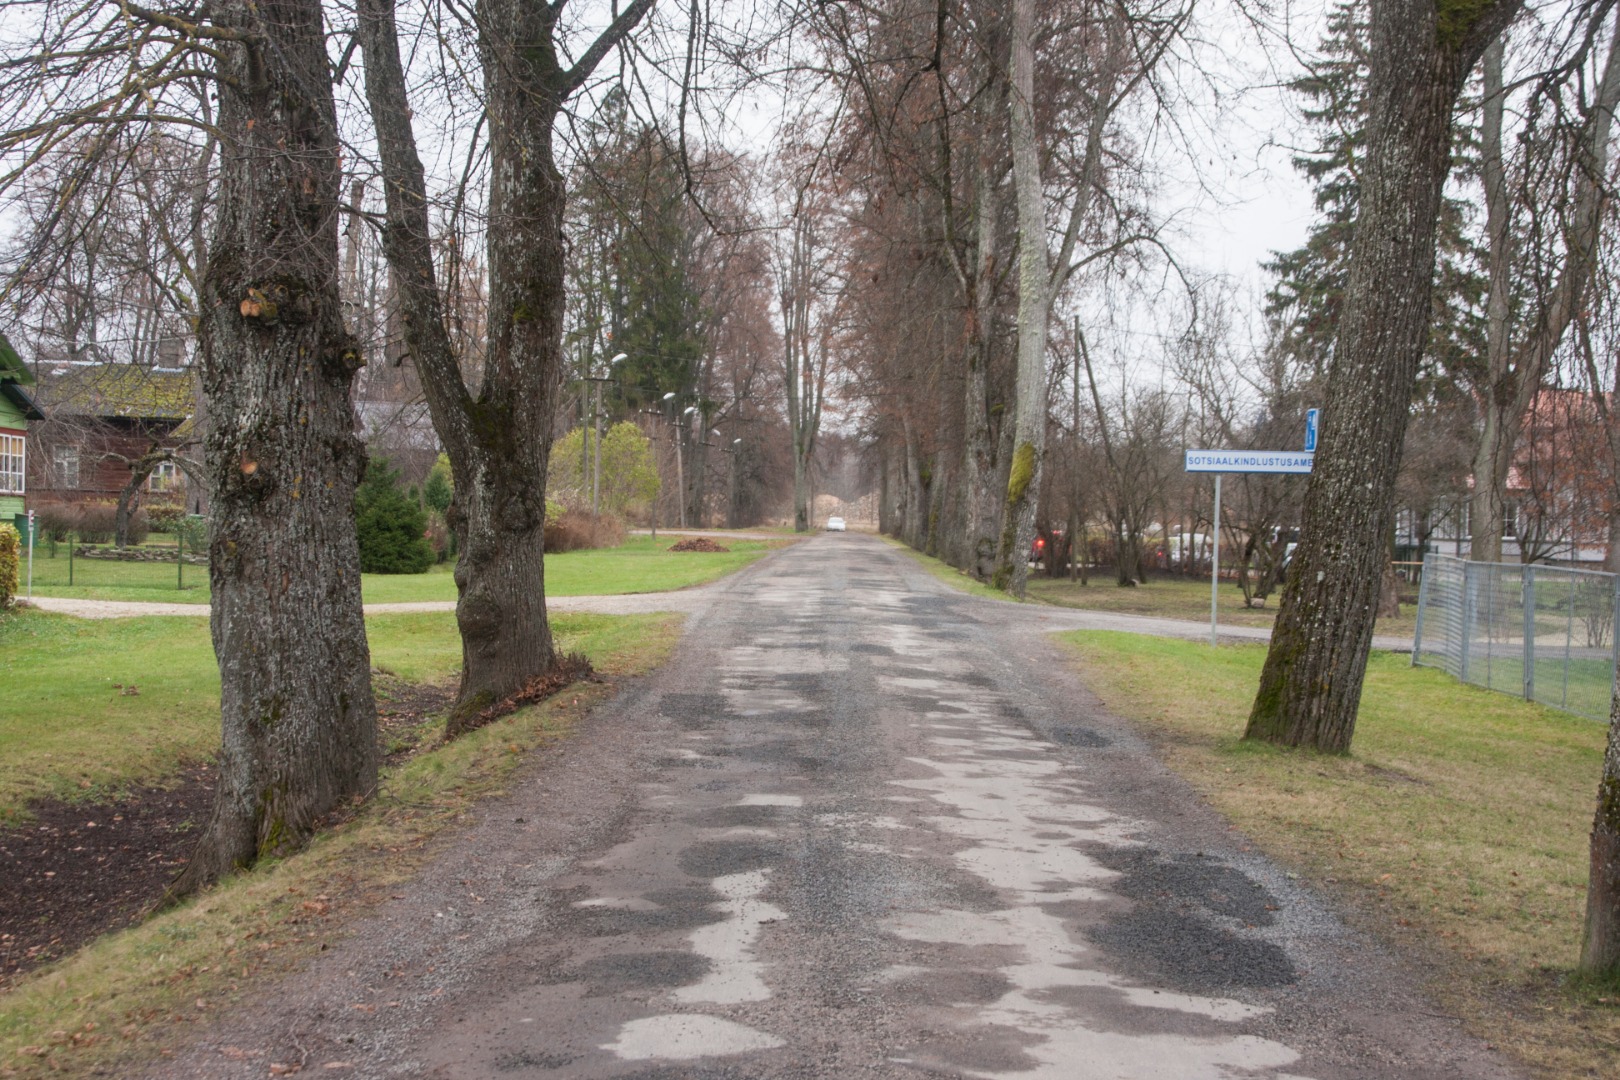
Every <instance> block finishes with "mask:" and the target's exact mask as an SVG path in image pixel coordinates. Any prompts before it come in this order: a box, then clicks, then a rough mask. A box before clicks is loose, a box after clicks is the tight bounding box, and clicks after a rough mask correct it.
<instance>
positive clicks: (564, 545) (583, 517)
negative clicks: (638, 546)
mask: <svg viewBox="0 0 1620 1080" xmlns="http://www.w3.org/2000/svg"><path fill="white" fill-rule="evenodd" d="M547 509H548V511H549V507H548V508H547ZM624 537H625V528H624V519H623V518H621V517H619V516H618V515H616V514H597V515H596V516H595V517H592V516H591V515H590V514H587V513H585V512H583V511H579V510H565V511H563V512H562V514H561V515H559V516H558V517H557V518H555V519H553V518H552V517H551V515H550V513H549V512H548V513H547V515H546V551H547V552H549V553H551V554H554V555H555V554H561V553H562V552H565V551H583V550H585V549H586V548H603V547H617V546H618V545H619V544H622V543H624Z"/></svg>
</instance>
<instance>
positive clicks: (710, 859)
mask: <svg viewBox="0 0 1620 1080" xmlns="http://www.w3.org/2000/svg"><path fill="white" fill-rule="evenodd" d="M786 860H787V852H786V851H785V850H784V849H783V847H782V845H781V844H777V843H772V842H770V841H765V840H705V841H703V842H702V843H698V844H693V845H692V846H691V847H689V848H687V849H686V850H685V851H683V852H681V856H680V859H679V862H680V867H681V869H682V870H684V871H686V872H687V873H688V874H691V875H692V876H693V877H700V878H710V879H713V878H717V877H725V876H727V875H728V874H746V873H748V872H749V871H750V870H763V869H765V868H766V867H768V866H775V865H777V864H778V863H781V862H785V861H786Z"/></svg>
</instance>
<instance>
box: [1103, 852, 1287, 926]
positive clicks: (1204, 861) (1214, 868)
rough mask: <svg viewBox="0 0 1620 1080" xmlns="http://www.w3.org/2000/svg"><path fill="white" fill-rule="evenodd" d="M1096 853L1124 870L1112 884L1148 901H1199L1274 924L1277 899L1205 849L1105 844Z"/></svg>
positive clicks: (1106, 863) (1210, 907) (1230, 915)
mask: <svg viewBox="0 0 1620 1080" xmlns="http://www.w3.org/2000/svg"><path fill="white" fill-rule="evenodd" d="M1089 854H1090V855H1091V857H1092V858H1094V859H1096V860H1097V861H1098V862H1100V863H1102V864H1103V865H1104V866H1106V867H1108V869H1110V870H1114V871H1116V872H1118V873H1119V874H1121V875H1122V876H1121V877H1120V878H1119V880H1117V881H1115V882H1113V883H1111V884H1110V885H1109V888H1110V889H1111V890H1113V891H1114V892H1117V893H1121V894H1123V895H1125V896H1128V897H1130V898H1131V899H1132V900H1138V901H1142V902H1145V903H1152V904H1164V903H1177V902H1179V903H1180V904H1181V905H1183V906H1184V905H1185V904H1188V903H1191V904H1197V905H1198V906H1200V907H1203V908H1206V909H1208V910H1209V911H1211V912H1213V913H1214V914H1216V915H1225V916H1227V917H1228V918H1232V919H1238V920H1240V921H1242V922H1245V923H1247V924H1249V925H1250V926H1270V925H1271V924H1272V923H1274V922H1275V921H1276V918H1275V917H1274V916H1273V914H1272V913H1273V912H1275V911H1276V910H1277V908H1278V904H1277V901H1276V899H1275V898H1274V897H1273V896H1272V895H1271V894H1270V893H1269V892H1267V891H1266V890H1265V889H1264V888H1263V887H1261V886H1260V885H1259V884H1258V883H1257V882H1255V881H1254V880H1253V879H1252V878H1250V877H1249V876H1248V875H1246V874H1244V873H1243V872H1242V871H1240V870H1238V869H1237V868H1235V867H1233V866H1229V865H1228V864H1226V863H1224V862H1222V861H1221V860H1219V859H1215V858H1211V857H1209V856H1206V855H1188V854H1181V855H1171V856H1169V857H1165V856H1164V855H1162V854H1161V853H1160V852H1157V851H1154V850H1153V849H1151V848H1104V849H1101V850H1097V851H1093V852H1090V853H1089Z"/></svg>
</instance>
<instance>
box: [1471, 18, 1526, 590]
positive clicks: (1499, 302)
mask: <svg viewBox="0 0 1620 1080" xmlns="http://www.w3.org/2000/svg"><path fill="white" fill-rule="evenodd" d="M1505 51H1506V49H1505V46H1504V43H1503V41H1502V39H1501V38H1497V39H1496V40H1495V41H1494V42H1492V43H1491V46H1490V48H1488V49H1486V50H1485V62H1484V69H1485V87H1484V91H1485V100H1484V114H1485V115H1484V122H1483V124H1481V128H1480V171H1481V174H1482V177H1483V180H1484V184H1485V235H1486V238H1487V242H1488V243H1489V245H1490V246H1489V255H1488V263H1489V267H1490V289H1489V292H1488V293H1487V296H1486V302H1485V340H1486V353H1485V355H1486V368H1487V371H1488V376H1487V383H1486V386H1485V395H1484V400H1483V401H1482V402H1481V404H1482V406H1483V408H1482V413H1483V415H1482V416H1481V417H1480V432H1479V443H1478V445H1477V446H1476V447H1475V448H1474V490H1473V492H1472V493H1471V494H1470V495H1469V497H1468V557H1469V558H1470V559H1473V560H1474V561H1475V562H1501V561H1502V521H1503V517H1504V509H1503V503H1504V501H1505V498H1504V496H1505V494H1506V488H1507V475H1508V467H1509V465H1510V463H1511V462H1512V460H1513V446H1514V442H1515V441H1516V440H1517V438H1518V434H1519V418H1520V416H1521V414H1522V413H1523V410H1524V404H1525V402H1527V401H1528V395H1527V394H1526V393H1525V392H1524V390H1522V389H1521V386H1520V384H1521V383H1522V382H1526V381H1528V380H1525V379H1520V378H1519V377H1518V376H1519V374H1520V373H1518V372H1516V371H1514V370H1513V368H1512V366H1511V362H1512V356H1511V355H1510V353H1509V351H1508V347H1509V334H1510V330H1511V323H1510V319H1511V315H1512V312H1511V304H1510V301H1511V298H1512V290H1513V232H1512V229H1511V228H1510V226H1511V224H1512V220H1511V213H1510V209H1509V204H1508V191H1507V174H1506V169H1505V167H1504V163H1503V160H1502V113H1503V106H1504V104H1505V102H1504V101H1503V98H1502V62H1503V54H1504V53H1505ZM1532 377H1533V378H1535V379H1536V380H1539V379H1540V374H1539V373H1535V374H1534V375H1533V376H1532Z"/></svg>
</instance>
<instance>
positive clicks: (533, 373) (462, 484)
mask: <svg viewBox="0 0 1620 1080" xmlns="http://www.w3.org/2000/svg"><path fill="white" fill-rule="evenodd" d="M650 6H651V5H650V0H635V2H634V3H632V4H630V5H628V6H627V7H626V8H625V10H624V11H623V12H622V13H621V14H620V15H619V16H618V17H617V18H616V19H615V20H614V22H613V24H612V26H611V27H610V28H609V30H607V31H605V32H604V34H603V35H602V37H601V38H599V39H598V40H597V42H596V43H595V44H593V45H592V46H591V47H590V49H588V50H586V53H585V54H584V55H583V56H582V57H581V59H580V60H579V62H578V64H576V65H575V67H574V68H573V69H572V70H569V71H564V70H563V69H561V68H560V67H559V66H558V63H557V55H556V52H555V49H554V48H553V47H552V44H551V41H552V33H553V31H554V29H555V19H556V12H555V11H554V10H552V9H550V8H549V7H548V6H546V5H537V4H527V3H524V2H522V0H485V2H484V3H482V4H481V5H480V6H479V12H480V25H481V27H482V28H483V38H482V42H483V60H484V73H485V86H486V96H487V99H488V109H489V116H490V125H489V130H490V162H491V182H490V196H489V199H490V202H489V219H490V229H489V310H488V333H489V341H488V352H487V354H486V356H485V357H484V365H483V367H484V379H483V384H482V386H481V387H480V388H479V390H478V393H477V394H476V396H475V395H474V394H473V393H472V392H471V391H470V390H469V388H468V387H467V385H466V383H465V381H464V380H463V377H462V373H461V367H460V364H459V362H458V361H459V358H458V357H457V356H456V354H455V352H454V349H453V347H452V345H451V341H450V337H449V334H448V332H447V329H446V327H445V323H444V316H443V308H442V298H441V296H440V293H439V289H438V285H437V281H436V278H435V273H434V266H433V251H432V241H431V236H430V233H429V225H428V215H427V194H426V184H425V180H424V178H423V172H422V165H421V161H420V159H419V157H418V156H417V152H416V142H415V137H414V135H413V133H412V131H411V125H410V120H411V110H410V107H409V102H408V100H407V97H406V91H405V78H404V73H403V70H402V67H401V64H400V57H399V44H398V39H397V33H396V30H395V25H394V8H393V3H392V0H364V2H362V3H361V5H360V8H359V13H360V16H361V19H360V32H361V33H360V40H361V45H362V47H363V49H364V51H365V59H366V94H367V97H368V99H369V104H370V106H371V113H372V118H373V122H374V123H375V124H376V128H377V141H378V149H379V156H380V157H381V159H382V166H383V175H384V180H385V183H384V188H385V192H386V198H387V207H388V221H387V225H386V227H385V229H384V233H383V241H384V249H385V251H386V253H387V256H388V259H389V263H390V266H391V267H392V268H393V270H394V276H395V280H396V282H397V283H398V285H399V290H400V300H401V306H402V308H403V309H404V311H403V315H404V317H403V322H404V325H405V335H406V341H407V344H408V345H409V347H410V349H411V354H412V356H413V358H414V360H415V364H416V368H417V371H418V373H419V374H420V375H421V378H422V387H423V392H424V396H425V397H426V398H427V401H428V406H429V408H430V409H431V411H432V413H433V422H434V427H435V429H436V430H437V431H438V433H439V437H440V438H441V439H442V440H443V441H444V444H445V449H446V452H447V453H448V455H449V457H450V467H451V471H452V473H453V475H454V478H455V492H456V494H455V501H454V503H453V504H452V505H451V508H450V513H449V515H448V518H449V524H450V527H451V528H452V529H453V530H455V533H456V540H457V550H458V559H457V562H456V571H455V580H456V590H457V601H456V622H457V625H458V627H459V628H460V631H461V642H462V672H461V689H460V692H459V694H458V695H457V699H456V704H455V705H454V706H453V708H452V709H451V713H450V718H449V721H448V724H447V734H449V735H451V736H454V735H457V734H459V733H461V732H462V731H465V730H466V729H467V728H469V727H470V726H472V725H474V724H475V723H476V722H477V720H478V716H479V714H480V713H481V712H482V711H483V710H484V709H486V708H488V707H489V706H491V705H493V704H495V703H497V702H499V701H501V700H504V699H505V698H508V697H510V696H512V695H513V694H515V693H517V692H518V691H519V690H521V689H522V688H523V687H524V686H525V685H526V684H527V683H528V682H529V681H530V680H532V679H534V678H536V677H538V676H541V675H544V674H546V673H547V672H549V671H550V670H551V669H552V668H553V667H554V666H555V664H556V662H557V656H556V650H555V648H554V646H553V644H552V638H551V628H550V625H549V623H548V622H547V620H546V603H545V576H544V563H543V558H544V554H543V546H544V526H545V488H546V471H547V466H548V465H549V458H550V452H551V430H552V422H553V418H554V415H555V411H556V408H557V404H558V400H559V397H560V393H561V377H562V370H563V357H562V316H563V266H564V248H563V233H562V217H563V207H564V200H565V191H564V188H563V181H562V176H561V174H560V173H559V172H558V171H557V167H556V164H555V159H554V156H553V152H552V144H551V140H552V134H553V129H554V125H555V122H556V117H557V115H558V112H559V111H560V109H561V108H562V103H563V102H564V101H565V100H566V99H567V97H568V95H569V94H570V93H572V92H573V90H574V89H575V88H577V86H578V85H579V83H580V82H581V81H582V80H583V79H584V77H585V76H586V75H588V74H589V73H590V70H591V69H592V68H593V67H594V65H595V64H596V63H597V62H598V61H599V60H600V59H601V57H602V55H603V54H604V53H605V52H606V50H607V49H608V48H609V47H611V43H612V42H613V41H617V40H620V39H622V37H623V36H624V35H625V34H627V33H628V32H629V31H630V29H631V28H633V27H634V26H635V24H636V23H637V22H638V21H639V20H640V19H641V17H642V16H643V15H645V14H646V11H647V10H648V8H649V7H650Z"/></svg>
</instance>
